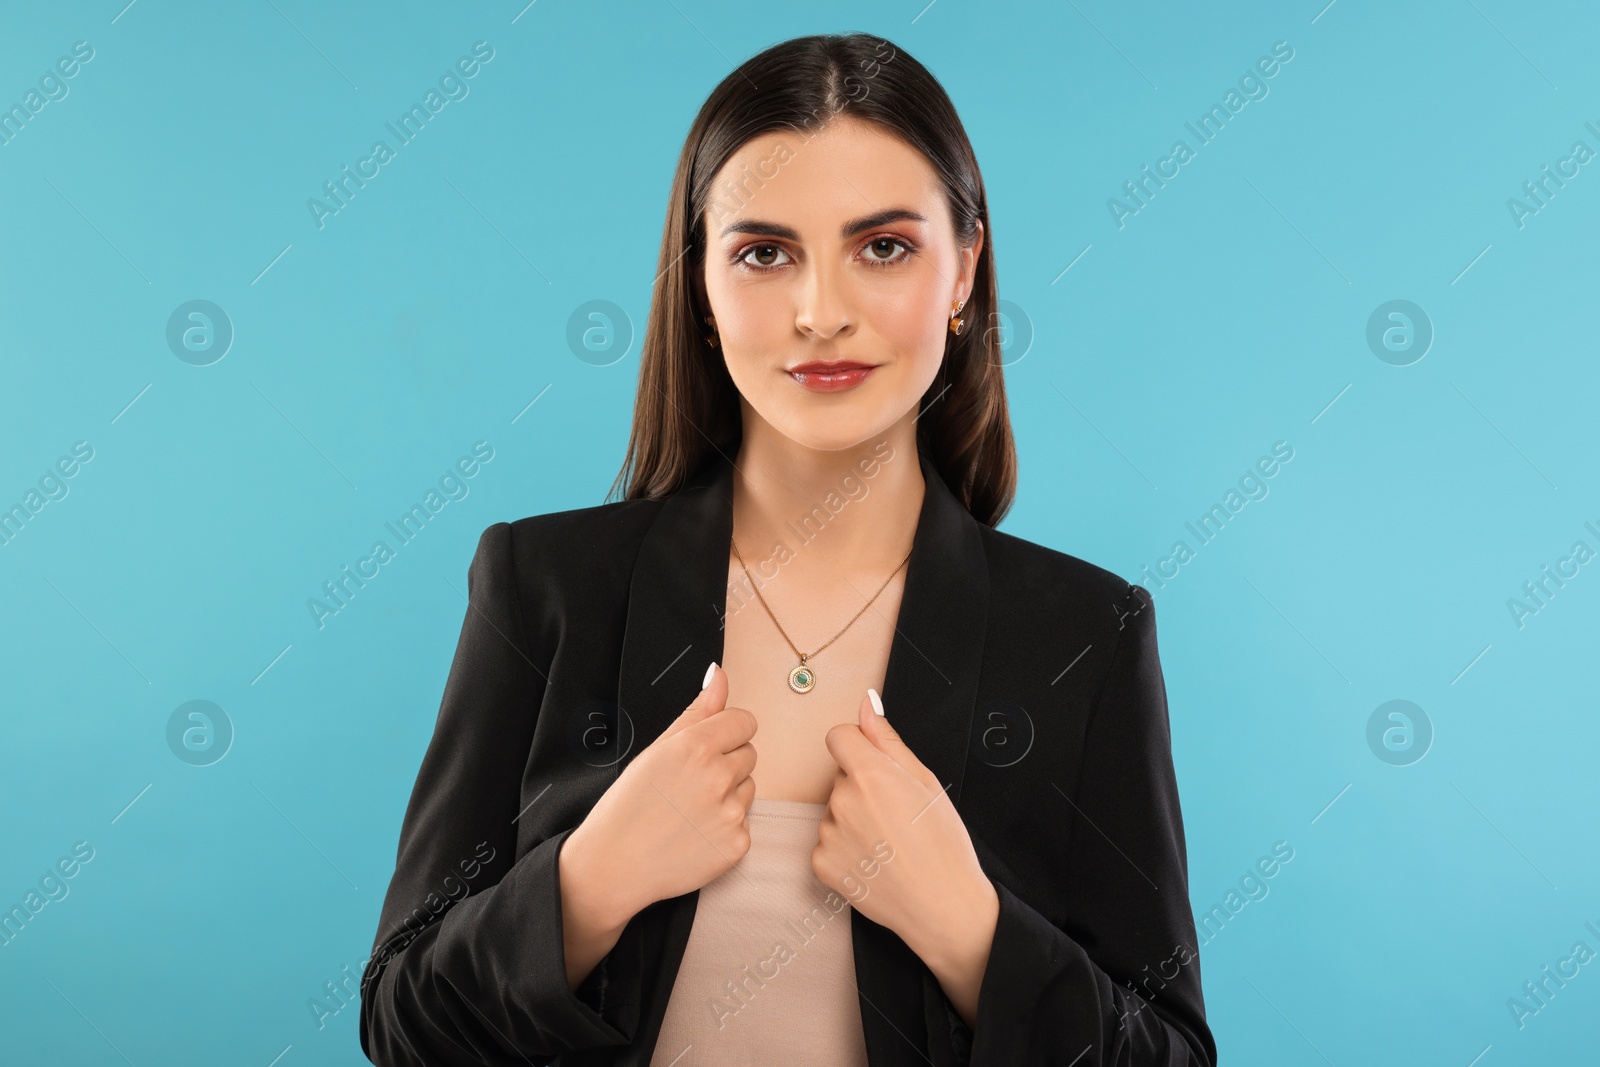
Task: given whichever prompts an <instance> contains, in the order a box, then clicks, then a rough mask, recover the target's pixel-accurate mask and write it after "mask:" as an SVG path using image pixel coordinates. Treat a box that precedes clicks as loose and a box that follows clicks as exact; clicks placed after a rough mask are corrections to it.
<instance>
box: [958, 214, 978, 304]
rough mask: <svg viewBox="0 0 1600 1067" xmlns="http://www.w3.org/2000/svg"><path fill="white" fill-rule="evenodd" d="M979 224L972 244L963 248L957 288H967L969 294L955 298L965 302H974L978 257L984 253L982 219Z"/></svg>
mask: <svg viewBox="0 0 1600 1067" xmlns="http://www.w3.org/2000/svg"><path fill="white" fill-rule="evenodd" d="M977 226H978V232H977V234H976V235H975V236H974V237H973V239H972V245H971V246H970V247H968V248H963V249H962V250H961V277H960V280H959V281H958V282H957V288H958V289H963V290H965V291H966V293H967V296H966V299H965V300H962V298H961V297H960V296H959V295H957V296H956V297H955V299H956V300H961V302H962V303H964V304H966V303H971V302H972V291H973V289H974V288H976V287H977V278H978V257H979V256H981V255H982V254H983V239H984V229H983V220H982V219H979V220H977Z"/></svg>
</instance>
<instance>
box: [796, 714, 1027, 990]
mask: <svg viewBox="0 0 1600 1067" xmlns="http://www.w3.org/2000/svg"><path fill="white" fill-rule="evenodd" d="M824 740H825V743H826V744H827V746H828V751H829V752H830V753H831V754H832V756H833V759H834V762H835V763H837V764H838V765H839V772H838V774H837V775H836V776H835V778H834V782H833V793H832V795H831V796H830V797H829V798H828V810H827V812H826V813H825V814H824V815H823V817H822V821H821V822H820V823H819V824H818V827H817V847H816V848H815V849H813V850H812V853H811V869H812V871H813V872H814V873H815V874H816V876H817V878H818V879H819V880H821V881H822V883H823V884H824V885H827V886H828V887H829V888H831V889H833V890H835V891H837V892H838V893H839V894H840V895H841V896H843V897H844V898H845V899H846V900H848V901H849V902H850V905H851V906H852V907H853V908H855V909H856V910H857V911H859V912H861V913H862V914H863V915H865V916H866V917H867V918H869V919H871V920H872V921H873V922H875V923H878V924H879V925H880V926H886V927H888V928H889V929H891V930H893V931H894V932H895V933H897V934H899V935H900V939H901V940H902V941H904V942H905V943H906V944H907V945H908V946H909V947H910V948H911V949H912V951H914V952H916V953H917V955H919V956H921V957H922V958H923V960H924V961H930V960H932V959H934V958H936V957H937V958H941V959H948V958H955V957H959V956H961V955H963V954H964V953H965V952H966V950H967V949H968V948H969V947H970V946H968V945H967V941H968V940H969V939H971V938H972V936H973V934H974V932H975V930H976V929H981V928H982V926H983V921H982V920H983V917H984V916H985V915H986V914H989V915H990V916H991V917H992V912H993V911H994V910H995V909H996V908H997V903H998V898H997V897H996V894H995V889H994V885H993V883H991V882H990V880H989V876H988V875H987V874H985V873H984V872H983V868H982V867H981V866H980V865H979V863H978V856H977V853H976V852H975V851H973V847H972V839H971V837H970V836H969V835H968V834H967V828H966V824H964V823H963V822H962V821H961V815H960V813H959V812H957V811H956V808H955V805H954V804H952V803H951V802H950V797H949V795H948V794H947V793H946V792H945V787H944V785H943V783H941V782H940V781H939V780H938V779H937V778H936V777H935V776H934V774H933V772H932V771H930V770H928V768H927V767H925V766H923V764H922V761H921V760H919V759H917V757H916V754H915V753H913V752H912V751H911V749H910V748H909V747H907V745H906V744H905V742H904V741H902V740H901V739H900V735H899V733H897V732H896V731H895V729H894V727H892V726H890V725H889V720H888V719H887V718H885V717H883V716H880V715H878V714H877V713H876V712H875V711H874V710H873V707H872V703H871V700H870V698H869V697H868V696H865V695H863V696H862V698H861V706H860V708H859V709H858V721H857V722H855V723H839V724H838V725H836V726H834V727H833V728H832V729H830V730H829V731H828V733H827V735H826V737H825V739H824ZM989 928H990V930H991V931H992V928H993V927H992V923H990V924H989ZM931 965H932V964H931V963H930V966H931Z"/></svg>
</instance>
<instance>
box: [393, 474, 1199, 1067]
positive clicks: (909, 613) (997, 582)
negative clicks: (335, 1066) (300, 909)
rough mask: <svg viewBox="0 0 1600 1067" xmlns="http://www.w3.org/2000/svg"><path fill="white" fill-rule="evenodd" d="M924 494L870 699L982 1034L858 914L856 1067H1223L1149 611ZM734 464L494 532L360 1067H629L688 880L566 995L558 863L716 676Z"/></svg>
mask: <svg viewBox="0 0 1600 1067" xmlns="http://www.w3.org/2000/svg"><path fill="white" fill-rule="evenodd" d="M921 465H922V473H923V477H924V479H925V480H926V486H927V489H926V492H925V494H924V497H923V504H922V510H921V512H920V515H919V518H918V523H917V528H916V533H915V536H914V539H913V544H912V550H911V558H910V562H909V563H908V564H907V572H906V578H905V590H904V593H903V595H902V599H901V605H900V614H899V618H898V625H897V628H896V633H895V637H894V640H893V643H892V645H891V647H890V653H889V662H888V670H887V675H886V678H885V681H884V685H883V689H882V696H883V701H884V704H885V706H886V708H887V709H888V714H889V718H890V721H891V722H892V723H893V725H894V727H895V729H896V730H898V731H899V733H900V735H901V737H902V738H904V740H905V742H906V744H907V745H909V746H910V747H911V749H912V751H914V752H915V753H916V754H917V756H918V758H919V759H921V760H922V761H923V763H924V764H925V765H926V766H927V767H928V768H929V769H930V770H932V771H933V772H934V773H935V774H936V775H937V776H938V778H939V780H940V781H942V782H947V783H949V794H950V799H951V800H952V801H953V802H954V803H955V806H956V808H957V810H958V811H959V812H960V813H961V817H962V819H963V821H964V822H965V824H966V827H967V830H968V831H969V833H970V836H971V838H972V842H973V846H974V848H975V850H976V852H977V855H978V859H979V862H980V864H981V866H982V868H983V870H984V871H985V873H987V874H988V875H989V877H990V879H991V880H992V881H993V883H994V885H995V889H996V892H997V894H998V896H999V900H1000V914H999V922H998V925H997V927H996V929H995V934H994V943H993V948H992V950H991V952H990V956H989V963H988V968H987V970H986V971H985V973H984V977H983V983H982V988H981V992H980V995H979V1002H978V1017H977V1021H976V1025H975V1026H974V1027H973V1028H972V1029H970V1030H969V1029H968V1028H967V1026H966V1025H965V1024H964V1023H963V1022H962V1020H961V1019H960V1017H959V1016H957V1015H956V1014H955V1011H954V1010H953V1009H952V1008H951V1006H950V1003H949V1000H948V999H947V998H946V997H945V995H944V992H943V990H942V989H941V987H940V986H939V984H938V982H937V980H936V979H935V978H934V976H933V973H932V972H931V971H930V970H928V968H927V967H926V965H924V964H923V962H922V961H921V959H920V958H918V957H917V956H916V955H915V954H914V953H913V952H912V951H911V950H910V949H909V948H908V947H907V946H906V944H905V942H904V941H902V940H901V939H900V938H899V936H898V935H896V934H895V933H893V932H892V931H890V930H889V929H888V928H887V927H884V926H880V925H878V924H877V923H874V922H872V921H871V920H869V919H867V918H865V917H864V916H862V915H861V913H860V912H858V911H856V910H855V909H851V910H850V916H851V922H850V932H851V936H852V939H853V946H854V949H853V950H854V956H855V968H856V975H855V976H856V982H857V986H858V992H859V994H860V1006H861V1023H862V1027H863V1030H864V1032H865V1037H866V1047H867V1052H868V1056H869V1058H870V1060H871V1062H872V1064H873V1065H874V1067H888V1065H891V1064H894V1065H899V1064H906V1065H919V1067H920V1065H924V1064H932V1065H933V1067H950V1065H955V1064H962V1063H969V1064H971V1065H972V1067H1002V1065H1004V1067H1014V1065H1017V1064H1044V1063H1050V1064H1067V1063H1072V1064H1075V1065H1076V1067H1092V1065H1098V1064H1105V1065H1111V1064H1118V1065H1149V1067H1156V1065H1158V1064H1159V1065H1163V1067H1177V1065H1198V1067H1213V1065H1214V1064H1215V1063H1216V1045H1215V1043H1214V1040H1213V1038H1212V1034H1211V1031H1210V1029H1209V1027H1208V1026H1207V1024H1206V1021H1205V1009H1204V1005H1203V1003H1202V999H1201V986H1200V961H1199V956H1198V944H1197V941H1196V938H1195V927H1194V919H1193V916H1192V914H1191V912H1190V909H1189V893H1188V872H1187V858H1186V853H1185V846H1184V837H1183V822H1182V815H1181V813H1180V810H1179V805H1178V791H1177V783H1176V780H1175V776H1174V773H1173V765H1172V753H1171V740H1170V736H1169V733H1168V721H1167V704H1166V689H1165V684H1164V682H1163V680H1162V675H1161V666H1160V662H1159V659H1158V656H1157V651H1156V628H1155V612H1154V608H1153V607H1152V605H1151V602H1150V600H1149V597H1148V595H1147V594H1146V593H1145V591H1144V590H1143V589H1140V588H1138V587H1136V586H1132V585H1130V584H1129V583H1128V582H1126V581H1124V580H1123V579H1121V578H1119V577H1117V576H1116V575H1114V574H1112V573H1111V572H1109V571H1106V570H1102V569H1100V568H1099V567H1096V566H1093V565H1091V564H1089V563H1086V562H1084V561H1083V560H1080V559H1077V558H1075V557H1073V556H1069V555H1066V554H1064V553H1061V552H1057V551H1054V550H1052V549H1049V548H1045V547H1043V546H1040V545H1036V544H1033V543H1032V542H1029V541H1025V540H1022V539H1021V538H1018V537H1013V536H1011V535H1009V534H1005V533H1001V532H999V531H997V530H994V529H992V528H990V527H987V526H984V525H983V524H981V523H979V522H978V521H977V520H975V519H974V518H973V517H972V516H971V515H970V514H969V513H968V512H967V510H966V509H965V508H964V507H963V506H962V505H961V503H960V501H958V500H957V499H956V497H955V496H954V495H953V494H952V493H951V492H950V490H949V488H948V487H947V486H946V485H945V483H944V482H943V480H942V479H941V478H940V476H939V474H938V472H937V470H936V469H935V468H934V467H933V465H932V464H931V463H930V462H929V461H928V460H927V459H926V458H922V459H921ZM731 476H732V467H731V465H730V463H729V461H728V460H727V459H725V458H723V457H722V456H720V455H719V456H715V457H714V458H712V459H710V460H708V461H707V462H706V463H704V464H703V465H702V466H701V467H700V469H699V471H698V472H697V473H696V475H695V476H694V478H693V479H692V481H691V482H690V484H688V485H686V486H685V487H684V488H683V489H681V490H679V491H678V492H676V493H674V494H673V495H671V496H670V497H667V498H666V499H664V500H632V501H619V502H613V503H609V504H602V505H599V506H596V507H589V508H580V509H576V510H571V511H562V512H557V513H553V514H548V515H535V516H531V517H528V518H524V519H519V520H517V521H515V522H510V523H506V522H500V523H495V524H494V525H492V526H490V527H489V528H488V529H486V530H485V531H484V532H483V535H482V537H481V539H480V540H479V542H478V547H477V552H476V554H475V555H474V557H473V559H472V564H471V566H470V567H469V569H468V574H467V584H468V589H469V593H468V599H469V604H468V608H467V612H466V620H465V622H464V623H463V625H462V629H461V638H460V642H459V644H458V645H457V646H456V652H455V659H454V661H453V662H452V663H451V666H450V673H449V677H448V679H447V681H446V683H445V689H444V698H443V701H442V703H441V705H440V708H439V716H438V721H437V724H436V725H435V727H434V733H433V738H432V740H431V742H430V743H429V745H428V748H427V752H426V754H425V755H424V756H423V759H422V767H421V769H420V771H419V772H418V774H417V780H416V785H415V787H414V789H413V791H412V794H411V800H410V804H409V806H408V807H407V809H406V814H405V822H404V824H403V826H402V827H401V831H400V842H399V849H398V855H397V859H396V862H395V871H394V876H393V878H392V880H391V882H390V884H389V889H388V893H387V895H386V897H385V899H384V904H383V913H382V916H381V919H380V921H379V926H378V933H377V937H376V940H375V942H374V945H373V956H372V957H371V959H370V960H369V961H368V963H367V966H366V968H365V971H364V974H363V977H362V984H361V1047H362V1050H363V1051H364V1052H365V1053H366V1054H367V1056H368V1057H369V1058H370V1059H371V1060H372V1062H373V1063H375V1064H380V1065H384V1067H388V1065H401V1064H406V1065H411V1064H506V1065H511V1064H520V1065H524V1067H525V1065H527V1064H529V1063H533V1064H544V1063H546V1062H553V1063H559V1064H564V1065H577V1064H586V1065H595V1064H632V1065H641V1067H642V1065H647V1064H648V1063H649V1062H650V1058H651V1052H652V1050H653V1047H654V1045H655V1041H656V1037H657V1034H658V1033H659V1031H660V1024H661V1020H662V1016H663V1014H664V1012H665V1010H666V1005H667V998H668V995H669V994H670V992H671V990H672V984H673V980H674V977H675V976H676V974H677V971H678V965H679V963H680V961H681V960H682V958H683V952H684V948H685V946H686V944H687V942H688V938H689V930H690V926H691V925H692V923H693V921H694V915H695V906H696V903H697V901H698V899H699V891H698V890H696V891H694V892H692V893H687V894H684V895H683V896H679V897H673V898H670V899H667V900H660V901H657V902H655V903H654V904H651V905H650V906H649V907H647V908H645V909H644V910H643V911H642V912H640V913H639V914H638V915H636V916H634V918H633V919H632V920H631V921H630V922H629V923H628V924H627V927H626V929H625V930H624V931H623V933H622V936H621V938H620V940H619V941H618V942H617V944H616V946H615V947H614V948H613V949H612V951H611V952H610V953H609V954H608V955H607V956H606V957H605V958H604V959H603V960H601V962H600V963H599V964H598V965H597V966H596V968H595V970H594V971H593V972H592V973H591V974H590V975H589V976H588V978H587V979H586V980H585V981H584V983H583V984H582V985H581V986H580V987H579V989H578V990H577V991H576V993H574V992H573V991H572V990H571V989H570V988H569V987H568V985H567V977H566V964H565V959H564V953H563V945H562V935H561V898H560V883H559V879H558V870H557V865H556V858H557V854H558V853H559V852H560V849H561V844H562V842H563V841H564V840H565V839H566V837H567V835H568V834H569V833H571V831H572V830H573V829H575V828H576V827H577V825H578V823H579V822H581V821H582V819H583V818H584V816H585V815H587V814H588V812H589V811H590V810H591V808H592V807H593V805H594V803H595V801H596V800H598V799H599V797H600V795H601V794H602V793H603V792H604V791H605V790H606V788H607V787H608V786H610V785H611V783H612V782H613V781H615V780H616V777H617V774H618V773H619V772H620V770H621V769H622V767H623V766H625V765H626V764H627V762H628V760H629V759H630V758H631V756H633V755H634V754H636V753H638V752H639V751H641V750H642V749H644V747H645V746H647V745H648V744H649V743H650V742H651V741H653V740H654V739H655V738H656V737H658V736H660V734H661V733H662V731H663V730H665V729H666V727H667V725H668V724H669V723H670V722H671V721H672V720H673V719H674V718H676V717H677V716H678V715H679V714H680V713H681V712H682V710H683V709H684V708H685V707H687V706H688V704H689V703H690V701H691V700H693V699H694V697H695V695H696V694H697V693H698V692H699V691H700V681H701V678H702V677H703V675H704V673H705V669H706V664H707V663H709V662H710V661H712V660H717V661H719V662H720V661H721V659H722V651H723V644H722V614H723V611H724V609H725V606H726V600H727V578H728V571H727V545H728V542H729V539H730V537H731V534H732V494H731V486H732V478H731Z"/></svg>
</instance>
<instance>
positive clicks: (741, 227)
mask: <svg viewBox="0 0 1600 1067" xmlns="http://www.w3.org/2000/svg"><path fill="white" fill-rule="evenodd" d="M906 221H910V222H927V221H928V220H927V218H926V217H925V216H923V215H919V214H918V213H917V212H915V211H909V210H907V209H906V208H901V207H894V208H889V209H888V210H887V211H879V212H877V213H876V214H872V215H863V216H862V217H861V218H859V219H851V220H850V221H849V222H846V223H845V224H844V225H843V226H841V227H839V236H840V237H843V238H846V239H848V238H851V237H854V236H855V235H856V234H858V233H860V232H862V231H863V230H870V229H873V228H874V227H877V226H887V225H888V224H889V223H891V222H906ZM730 233H749V234H755V235H757V236H760V237H782V238H783V239H784V240H787V241H798V240H799V239H800V235H799V234H798V233H796V232H795V231H794V230H792V229H790V228H789V227H788V226H784V225H781V224H779V223H776V222H765V221H763V220H761V219H735V220H734V221H733V222H731V223H729V224H728V225H727V226H725V227H723V229H722V232H721V233H720V234H719V235H718V236H719V237H726V236H728V235H729V234H730Z"/></svg>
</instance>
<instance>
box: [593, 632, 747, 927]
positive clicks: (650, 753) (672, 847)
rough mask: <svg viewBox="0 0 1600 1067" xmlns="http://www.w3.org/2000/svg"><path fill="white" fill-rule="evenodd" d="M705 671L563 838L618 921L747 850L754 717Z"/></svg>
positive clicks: (715, 671)
mask: <svg viewBox="0 0 1600 1067" xmlns="http://www.w3.org/2000/svg"><path fill="white" fill-rule="evenodd" d="M708 677H709V681H708V682H707V684H706V686H705V688H703V689H702V690H701V691H700V695H699V696H697V697H695V699H694V702H693V703H691V704H690V705H689V707H688V708H687V709H685V710H684V712H683V714H681V715H679V716H678V717H677V718H676V719H674V720H673V721H672V723H671V725H669V726H668V727H667V728H666V730H664V731H663V732H662V734H661V736H660V737H658V738H656V739H655V740H654V741H653V742H651V743H650V744H649V745H648V746H647V747H646V748H645V749H644V750H643V751H642V752H640V753H639V754H638V755H637V756H635V757H634V758H633V760H632V761H631V762H630V763H629V764H628V766H626V767H625V768H623V770H622V773H621V774H620V775H618V777H617V780H616V781H615V782H613V783H612V784H611V787H610V788H609V789H607V790H606V791H605V792H604V793H603V794H602V795H601V797H600V799H599V800H598V801H596V802H595V805H594V808H593V809H592V810H591V811H590V812H589V814H588V815H587V816H586V817H585V818H584V820H583V822H582V823H581V824H580V825H579V826H578V828H577V829H576V830H574V831H573V832H572V833H571V834H570V835H568V838H567V840H566V842H565V843H564V844H563V846H562V860H563V862H564V863H566V862H575V863H577V864H579V865H581V866H584V867H586V868H587V870H588V871H589V872H590V879H588V888H589V890H590V891H591V892H593V893H595V894H597V895H598V896H600V897H603V898H604V899H606V900H608V901H610V907H609V908H608V909H606V910H608V911H609V912H610V914H611V915H612V917H613V920H614V921H615V925H616V926H618V927H620V926H623V925H626V923H627V921H628V920H629V919H630V918H632V917H633V916H634V915H636V914H637V913H638V912H640V911H642V910H643V909H644V908H645V907H647V906H648V905H650V904H652V903H654V902H655V901H658V900H665V899H667V898H669V897H675V896H681V895H682V894H684V893H688V892H690V891H692V890H695V889H699V888H700V887H702V886H704V885H705V884H706V883H707V882H710V881H711V880H712V879H714V878H716V877H717V876H718V875H720V874H722V873H723V872H724V871H726V870H728V869H729V868H731V867H733V866H734V865H735V864H736V863H738V862H739V860H741V859H742V858H744V855H745V853H746V852H748V851H749V850H750V826H749V822H748V821H747V817H748V815H749V811H750V802H751V801H752V800H754V799H755V793H756V783H755V779H754V778H752V777H751V776H750V772H751V771H753V770H754V769H755V765H756V750H755V746H754V745H752V744H751V743H750V739H751V738H752V737H754V736H755V732H756V717H755V715H754V714H752V713H751V712H749V711H748V710H746V709H744V708H737V707H735V708H730V707H727V706H726V703H727V699H728V675H727V673H726V672H725V671H723V669H722V668H721V667H720V666H718V665H717V664H715V663H713V664H712V665H711V668H710V670H709V672H708ZM569 851H570V852H572V853H573V855H571V856H568V855H567V853H568V852H569Z"/></svg>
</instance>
